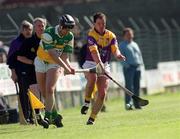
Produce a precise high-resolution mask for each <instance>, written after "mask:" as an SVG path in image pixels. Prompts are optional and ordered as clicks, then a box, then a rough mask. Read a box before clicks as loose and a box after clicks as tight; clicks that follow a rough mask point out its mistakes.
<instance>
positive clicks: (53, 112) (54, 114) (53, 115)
mask: <svg viewBox="0 0 180 139" xmlns="http://www.w3.org/2000/svg"><path fill="white" fill-rule="evenodd" d="M51 115H52V119H55V118H56V117H57V116H58V113H57V111H56V110H53V111H52V113H51Z"/></svg>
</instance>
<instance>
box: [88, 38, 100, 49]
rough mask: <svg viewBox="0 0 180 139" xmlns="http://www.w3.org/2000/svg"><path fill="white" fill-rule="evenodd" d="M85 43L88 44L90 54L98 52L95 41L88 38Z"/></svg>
mask: <svg viewBox="0 0 180 139" xmlns="http://www.w3.org/2000/svg"><path fill="white" fill-rule="evenodd" d="M87 42H88V48H89V50H90V52H92V51H98V48H97V45H96V40H95V39H94V38H93V37H92V36H88V38H87Z"/></svg>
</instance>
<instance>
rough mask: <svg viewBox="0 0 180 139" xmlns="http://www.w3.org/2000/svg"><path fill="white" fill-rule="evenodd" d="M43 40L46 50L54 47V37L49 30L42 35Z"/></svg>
mask: <svg viewBox="0 0 180 139" xmlns="http://www.w3.org/2000/svg"><path fill="white" fill-rule="evenodd" d="M41 41H42V44H43V48H44V50H49V49H52V48H54V44H53V38H52V36H51V34H50V33H48V32H45V33H43V34H42V35H41Z"/></svg>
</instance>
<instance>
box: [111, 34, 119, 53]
mask: <svg viewBox="0 0 180 139" xmlns="http://www.w3.org/2000/svg"><path fill="white" fill-rule="evenodd" d="M111 38H112V39H111V44H110V45H111V52H112V53H115V52H116V50H117V49H119V48H118V41H117V39H116V36H115V35H114V34H113V33H112V35H111Z"/></svg>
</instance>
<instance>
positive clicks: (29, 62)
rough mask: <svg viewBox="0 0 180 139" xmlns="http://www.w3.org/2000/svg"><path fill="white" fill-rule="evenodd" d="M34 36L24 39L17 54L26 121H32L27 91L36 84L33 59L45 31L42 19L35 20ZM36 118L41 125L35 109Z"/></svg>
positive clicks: (37, 111)
mask: <svg viewBox="0 0 180 139" xmlns="http://www.w3.org/2000/svg"><path fill="white" fill-rule="evenodd" d="M33 23H34V34H33V35H32V37H30V38H28V39H26V40H25V41H24V42H23V44H22V47H21V48H20V49H19V51H18V53H17V60H18V61H19V62H20V63H21V66H22V67H21V79H20V81H21V82H22V84H23V89H24V90H23V92H24V93H23V98H24V99H23V102H22V105H23V106H26V108H27V111H28V116H27V119H28V120H30V121H33V117H32V112H31V107H30V103H29V99H28V95H27V92H28V89H29V87H30V85H32V84H36V83H37V81H36V73H35V67H34V59H35V57H36V52H37V49H38V46H39V43H40V40H41V35H42V33H43V32H44V30H45V26H46V20H45V19H43V18H39V17H38V18H35V19H34V21H33ZM35 111H36V114H37V115H36V117H37V120H38V123H39V124H41V123H42V122H43V121H42V118H41V115H40V113H39V110H38V109H36V110H35Z"/></svg>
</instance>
